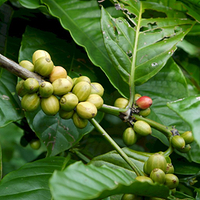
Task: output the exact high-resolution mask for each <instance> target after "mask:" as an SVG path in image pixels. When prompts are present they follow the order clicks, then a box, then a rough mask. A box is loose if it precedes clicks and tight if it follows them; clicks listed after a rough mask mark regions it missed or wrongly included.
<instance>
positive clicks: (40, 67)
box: [34, 57, 54, 77]
mask: <svg viewBox="0 0 200 200" xmlns="http://www.w3.org/2000/svg"><path fill="white" fill-rule="evenodd" d="M34 66H35V72H37V73H38V74H40V75H41V76H44V77H47V76H49V75H50V74H51V72H52V70H53V68H54V64H53V62H52V60H51V59H50V58H48V57H41V58H38V59H37V60H36V62H35V65H34Z"/></svg>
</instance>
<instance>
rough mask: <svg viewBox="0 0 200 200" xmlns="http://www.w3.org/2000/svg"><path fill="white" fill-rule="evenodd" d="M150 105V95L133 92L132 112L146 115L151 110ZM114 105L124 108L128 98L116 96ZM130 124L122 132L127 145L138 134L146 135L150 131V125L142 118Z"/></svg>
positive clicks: (133, 141) (135, 139) (133, 140)
mask: <svg viewBox="0 0 200 200" xmlns="http://www.w3.org/2000/svg"><path fill="white" fill-rule="evenodd" d="M151 105H152V99H151V98H150V97H148V96H141V95H140V94H135V104H134V105H133V107H132V109H133V110H134V111H133V112H136V113H137V114H139V115H141V116H143V117H147V116H148V115H149V114H150V112H151V110H150V106H151ZM114 106H115V107H118V108H123V109H124V108H126V107H127V106H128V99H126V98H123V97H120V98H117V99H116V100H115V102H114ZM130 124H131V127H128V128H127V129H126V130H125V131H124V132H123V141H124V143H125V144H126V145H127V146H131V145H133V144H135V142H136V141H137V138H138V135H140V136H147V135H149V134H151V133H152V130H151V126H150V125H149V124H148V123H147V122H145V121H143V120H138V121H136V122H132V121H131V123H130Z"/></svg>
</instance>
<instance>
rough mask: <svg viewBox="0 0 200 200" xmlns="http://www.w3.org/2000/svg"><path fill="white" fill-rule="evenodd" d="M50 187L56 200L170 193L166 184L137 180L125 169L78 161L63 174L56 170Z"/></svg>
mask: <svg viewBox="0 0 200 200" xmlns="http://www.w3.org/2000/svg"><path fill="white" fill-rule="evenodd" d="M50 188H51V192H52V195H53V197H54V199H55V200H58V199H68V200H72V199H73V200H74V199H77V200H79V199H80V200H82V199H87V200H89V199H93V200H94V199H101V198H105V197H107V196H110V195H114V194H123V193H134V194H138V195H144V191H145V195H147V196H152V195H154V196H159V197H167V196H168V192H169V189H168V188H167V187H165V186H162V185H157V184H152V185H151V184H148V183H140V182H138V181H135V180H134V177H131V176H129V175H127V174H126V173H125V172H124V171H123V170H120V169H112V168H110V167H107V166H101V167H96V166H94V165H84V164H83V163H82V162H76V163H74V164H72V165H70V166H69V167H67V168H66V169H65V170H64V171H62V172H60V171H55V172H54V174H53V176H52V177H51V179H50ZM72 188H73V189H72ZM75 188H76V189H75Z"/></svg>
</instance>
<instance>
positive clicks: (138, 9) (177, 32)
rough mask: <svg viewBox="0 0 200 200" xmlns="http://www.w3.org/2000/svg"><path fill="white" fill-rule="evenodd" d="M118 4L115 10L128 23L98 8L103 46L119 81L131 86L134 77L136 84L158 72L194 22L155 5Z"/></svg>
mask: <svg viewBox="0 0 200 200" xmlns="http://www.w3.org/2000/svg"><path fill="white" fill-rule="evenodd" d="M120 2H121V3H119V4H118V7H119V8H120V9H121V10H123V11H124V13H125V14H126V17H127V18H128V20H125V19H124V18H112V17H111V16H110V15H109V14H108V13H107V12H106V10H105V9H103V8H102V18H101V26H102V31H103V36H104V43H105V46H106V49H107V51H108V54H109V56H110V59H111V60H112V62H113V63H114V66H115V67H116V69H117V70H118V72H119V73H120V75H121V77H122V78H123V80H124V81H126V82H127V83H129V84H131V82H132V81H131V79H133V78H135V84H136V85H140V84H143V83H144V82H146V81H147V80H149V79H150V78H151V77H153V76H154V75H155V74H157V73H158V72H159V71H160V70H161V69H162V67H163V66H164V65H165V64H166V62H167V60H168V59H169V58H170V57H171V56H172V55H173V53H174V51H175V50H176V45H177V43H178V42H179V41H181V40H182V39H183V37H184V36H185V35H186V34H187V33H188V32H189V30H190V29H191V27H192V25H194V21H191V20H190V19H188V18H187V16H186V15H185V13H184V12H182V11H176V10H173V9H171V8H169V7H167V6H164V5H161V4H159V3H154V2H144V1H135V2H132V1H120ZM174 13H176V15H174ZM133 76H134V77H133ZM130 77H131V78H130Z"/></svg>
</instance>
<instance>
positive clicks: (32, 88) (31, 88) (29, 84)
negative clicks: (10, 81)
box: [24, 78, 40, 93]
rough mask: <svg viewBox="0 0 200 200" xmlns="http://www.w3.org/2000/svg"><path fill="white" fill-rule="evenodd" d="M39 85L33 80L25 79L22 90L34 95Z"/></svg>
mask: <svg viewBox="0 0 200 200" xmlns="http://www.w3.org/2000/svg"><path fill="white" fill-rule="evenodd" d="M39 86H40V85H39V83H38V81H37V80H36V79H35V78H27V79H26V80H25V81H24V88H25V89H26V91H27V92H28V93H35V92H37V91H38V89H39Z"/></svg>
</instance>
